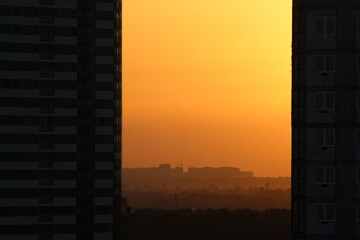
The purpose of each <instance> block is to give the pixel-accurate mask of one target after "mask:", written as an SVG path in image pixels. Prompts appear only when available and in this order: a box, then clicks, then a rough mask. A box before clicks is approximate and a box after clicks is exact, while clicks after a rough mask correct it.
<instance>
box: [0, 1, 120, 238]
mask: <svg viewBox="0 0 360 240" xmlns="http://www.w3.org/2000/svg"><path fill="white" fill-rule="evenodd" d="M120 26H121V0H0V240H9V239H11V240H64V239H66V240H113V239H119V235H120V226H119V225H120V220H121V219H120V218H121V216H120V212H121V210H120V191H121V189H120V186H121V185H120V168H121V156H120V152H121V149H120V148H121V146H120V136H121V126H120V122H121V119H120V116H121V102H120V99H121V70H120V69H121V62H120V60H121V57H120V53H121V49H120V46H121V31H120Z"/></svg>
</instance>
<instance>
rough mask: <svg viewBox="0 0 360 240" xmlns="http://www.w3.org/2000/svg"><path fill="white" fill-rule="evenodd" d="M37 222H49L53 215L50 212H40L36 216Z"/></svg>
mask: <svg viewBox="0 0 360 240" xmlns="http://www.w3.org/2000/svg"><path fill="white" fill-rule="evenodd" d="M38 219H39V222H51V221H52V220H53V216H52V215H51V214H47V213H44V214H40V215H39V216H38Z"/></svg>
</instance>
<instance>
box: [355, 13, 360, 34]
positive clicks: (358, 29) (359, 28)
mask: <svg viewBox="0 0 360 240" xmlns="http://www.w3.org/2000/svg"><path fill="white" fill-rule="evenodd" d="M356 32H357V34H358V35H360V11H358V12H357V25H356Z"/></svg>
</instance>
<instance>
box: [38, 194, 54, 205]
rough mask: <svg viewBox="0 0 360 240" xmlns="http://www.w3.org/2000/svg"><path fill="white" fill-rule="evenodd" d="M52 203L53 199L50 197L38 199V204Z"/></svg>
mask: <svg viewBox="0 0 360 240" xmlns="http://www.w3.org/2000/svg"><path fill="white" fill-rule="evenodd" d="M52 203H54V198H53V197H51V196H41V197H39V204H52Z"/></svg>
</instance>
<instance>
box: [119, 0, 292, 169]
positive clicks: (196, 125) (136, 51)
mask: <svg viewBox="0 0 360 240" xmlns="http://www.w3.org/2000/svg"><path fill="white" fill-rule="evenodd" d="M290 88H291V1H290V0H272V1H269V0H248V1H244V0H124V1H123V167H143V166H145V167H148V166H156V165H158V164H159V163H171V164H173V165H175V164H181V163H183V164H184V167H185V168H187V167H190V166H192V167H201V166H213V167H219V166H235V167H239V168H240V169H242V170H252V171H254V172H255V175H257V176H289V175H290V145H291V143H290V140H291V136H290V130H291V128H290V111H291V109H290V101H291V99H290V96H291V92H290Z"/></svg>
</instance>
